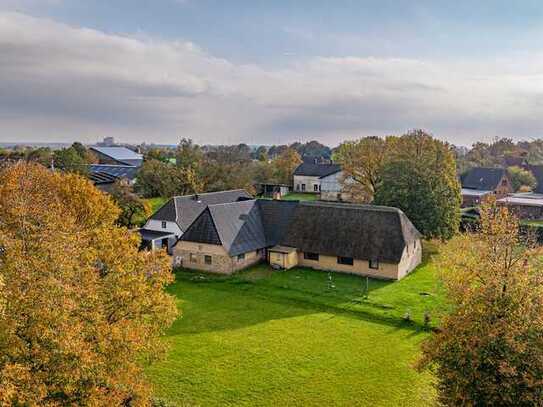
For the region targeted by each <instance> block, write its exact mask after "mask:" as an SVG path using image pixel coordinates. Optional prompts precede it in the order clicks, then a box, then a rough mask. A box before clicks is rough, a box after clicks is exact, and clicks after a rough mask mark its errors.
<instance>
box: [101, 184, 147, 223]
mask: <svg viewBox="0 0 543 407" xmlns="http://www.w3.org/2000/svg"><path fill="white" fill-rule="evenodd" d="M111 197H112V198H113V200H114V201H115V203H116V204H117V206H118V207H119V208H120V209H121V213H120V214H119V218H118V219H117V222H118V223H119V224H120V225H121V226H126V227H127V228H132V227H134V226H136V225H138V222H139V223H140V224H141V222H142V221H143V220H145V219H146V218H147V217H148V216H150V215H151V208H150V207H149V205H148V204H147V203H146V202H145V200H143V199H142V198H140V197H139V196H138V195H137V194H136V193H134V191H133V188H132V186H131V185H130V184H128V183H127V182H126V181H124V180H117V181H116V182H115V184H114V185H113V189H112V191H111Z"/></svg>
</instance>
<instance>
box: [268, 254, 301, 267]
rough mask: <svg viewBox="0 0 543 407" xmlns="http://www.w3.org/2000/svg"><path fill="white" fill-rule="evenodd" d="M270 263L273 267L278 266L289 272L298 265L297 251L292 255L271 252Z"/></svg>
mask: <svg viewBox="0 0 543 407" xmlns="http://www.w3.org/2000/svg"><path fill="white" fill-rule="evenodd" d="M269 262H270V264H272V265H277V266H279V267H282V268H284V269H287V270H288V269H290V268H292V267H295V266H297V265H298V254H297V253H296V252H295V251H293V252H291V253H280V252H274V251H270V254H269Z"/></svg>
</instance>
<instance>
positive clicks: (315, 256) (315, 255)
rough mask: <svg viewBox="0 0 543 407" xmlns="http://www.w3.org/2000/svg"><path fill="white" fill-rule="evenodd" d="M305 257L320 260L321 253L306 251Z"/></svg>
mask: <svg viewBox="0 0 543 407" xmlns="http://www.w3.org/2000/svg"><path fill="white" fill-rule="evenodd" d="M304 259H306V260H315V261H319V253H311V252H304Z"/></svg>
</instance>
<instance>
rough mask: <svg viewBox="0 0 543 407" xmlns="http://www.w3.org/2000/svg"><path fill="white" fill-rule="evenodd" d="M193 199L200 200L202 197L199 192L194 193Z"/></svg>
mask: <svg viewBox="0 0 543 407" xmlns="http://www.w3.org/2000/svg"><path fill="white" fill-rule="evenodd" d="M192 199H194V200H195V201H198V200H200V197H199V196H198V194H194V195H193V197H192Z"/></svg>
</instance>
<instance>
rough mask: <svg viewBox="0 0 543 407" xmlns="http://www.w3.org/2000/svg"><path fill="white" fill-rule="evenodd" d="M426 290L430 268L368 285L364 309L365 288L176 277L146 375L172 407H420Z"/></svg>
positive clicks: (342, 283)
mask: <svg viewBox="0 0 543 407" xmlns="http://www.w3.org/2000/svg"><path fill="white" fill-rule="evenodd" d="M330 276H331V280H330ZM436 281H437V280H436V277H435V270H434V266H433V264H432V262H431V260H429V261H428V260H427V261H426V262H425V264H423V265H422V266H421V267H419V268H418V269H417V270H416V271H414V272H413V273H412V274H411V275H409V276H408V277H406V278H405V279H403V280H402V281H399V282H383V281H378V280H369V293H368V295H367V297H366V279H365V278H360V277H356V276H350V275H342V274H328V273H326V272H318V271H313V270H309V269H303V268H297V269H293V270H289V271H283V272H278V271H272V270H271V269H270V268H269V267H268V266H267V265H260V266H256V267H254V268H252V269H250V270H248V271H245V272H242V273H239V274H237V275H235V276H231V277H220V276H211V275H209V274H203V273H196V272H189V271H178V272H177V273H176V282H175V283H174V284H173V285H172V286H171V287H170V292H171V293H173V294H175V295H176V296H177V299H178V305H179V308H180V309H181V310H182V312H183V316H182V317H181V318H179V319H178V320H177V321H176V322H175V323H174V325H173V326H172V328H171V329H170V331H169V333H168V336H167V338H166V340H167V341H168V342H169V343H170V345H171V349H170V352H169V353H168V355H167V358H166V359H165V360H164V361H162V362H160V363H159V364H157V365H154V366H153V367H152V368H150V369H149V370H148V375H149V377H150V379H151V380H152V382H153V383H154V384H155V390H156V391H155V393H156V396H157V397H159V398H161V399H162V400H164V401H166V402H169V403H171V404H173V405H202V406H224V405H236V406H239V405H247V406H249V405H259V406H285V405H319V406H325V405H371V406H423V405H430V404H432V401H433V399H434V392H433V388H432V386H431V379H432V378H431V376H430V375H429V374H428V373H418V372H417V371H416V370H415V369H413V363H414V362H415V361H416V359H417V357H418V355H419V345H420V342H421V341H422V340H423V339H424V338H425V337H426V336H427V335H428V330H427V329H425V328H424V326H423V321H424V312H425V311H432V312H433V313H434V314H436V315H437V311H438V309H439V308H440V304H441V290H440V287H439V286H438V284H437V283H436ZM406 312H409V313H410V314H411V316H412V319H413V321H412V322H410V323H409V322H405V321H404V320H403V319H402V317H403V316H404V314H405V313H406Z"/></svg>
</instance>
